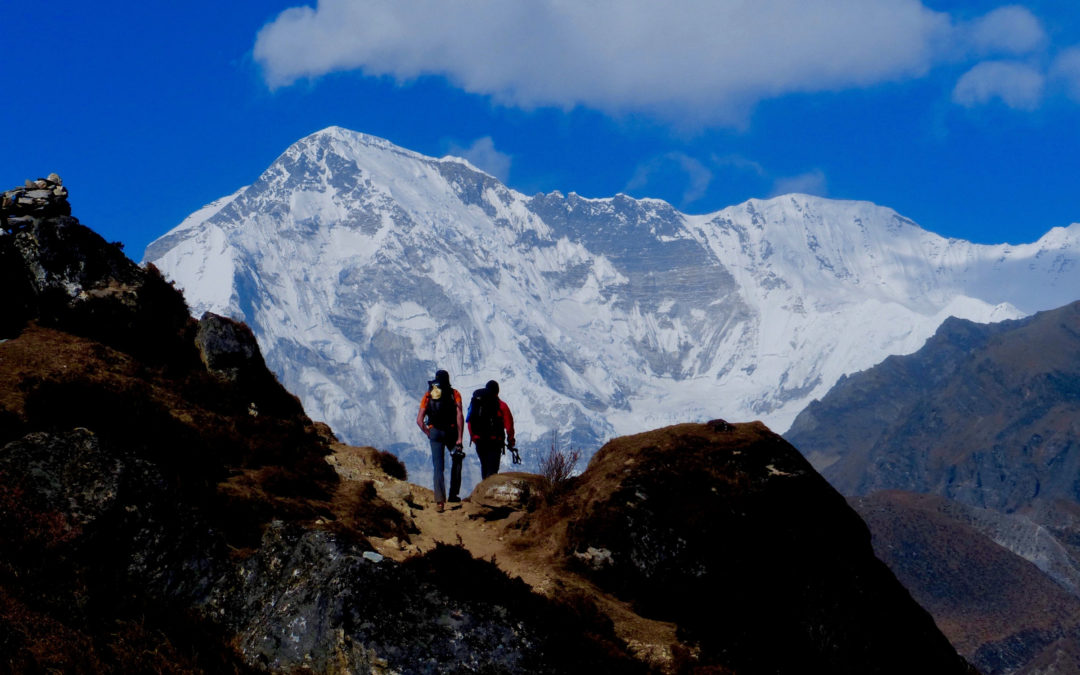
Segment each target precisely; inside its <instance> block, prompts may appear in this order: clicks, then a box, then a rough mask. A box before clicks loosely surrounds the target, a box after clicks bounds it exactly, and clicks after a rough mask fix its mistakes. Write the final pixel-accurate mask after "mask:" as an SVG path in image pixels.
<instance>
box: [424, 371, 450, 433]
mask: <svg viewBox="0 0 1080 675" xmlns="http://www.w3.org/2000/svg"><path fill="white" fill-rule="evenodd" d="M433 388H434V383H429V384H428V400H427V408H425V409H424V414H425V415H427V419H428V424H430V425H431V426H433V427H435V428H436V429H438V430H440V431H451V430H453V429H454V428H455V427H456V426H457V405H456V402H455V400H454V390H453V389H449V390H448V391H443V392H442V394H441V396H440V397H439V398H433V397H432V396H431V390H432V389H433Z"/></svg>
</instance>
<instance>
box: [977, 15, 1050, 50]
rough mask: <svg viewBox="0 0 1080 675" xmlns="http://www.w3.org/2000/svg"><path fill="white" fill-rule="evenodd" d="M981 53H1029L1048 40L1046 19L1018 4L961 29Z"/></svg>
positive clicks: (983, 17) (985, 16) (981, 18)
mask: <svg viewBox="0 0 1080 675" xmlns="http://www.w3.org/2000/svg"><path fill="white" fill-rule="evenodd" d="M960 32H961V34H963V35H965V36H966V39H967V42H968V43H969V45H970V47H971V48H972V49H973V50H974V51H975V52H976V53H977V54H982V55H985V54H1027V53H1030V52H1032V51H1034V50H1036V49H1038V48H1040V47H1042V46H1043V45H1044V44H1045V43H1046V32H1045V31H1044V30H1043V26H1042V22H1041V21H1039V19H1038V18H1036V17H1035V15H1034V14H1032V13H1031V12H1030V11H1029V10H1027V9H1026V8H1024V7H1020V6H1018V5H1010V6H1008V7H1000V8H998V9H995V10H994V11H992V12H990V13H989V14H986V15H984V16H982V17H980V18H978V19H976V20H975V21H972V22H971V23H970V24H968V25H967V26H964V27H962V28H961V30H960Z"/></svg>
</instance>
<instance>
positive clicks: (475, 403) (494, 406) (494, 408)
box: [469, 389, 506, 441]
mask: <svg viewBox="0 0 1080 675" xmlns="http://www.w3.org/2000/svg"><path fill="white" fill-rule="evenodd" d="M469 421H470V422H472V432H473V434H474V435H476V436H479V437H480V438H484V439H497V440H499V441H501V440H503V435H504V434H505V433H506V431H505V430H504V429H503V419H502V415H501V414H500V413H499V397H498V396H495V395H494V394H492V393H491V392H490V391H488V390H487V389H477V390H476V391H474V392H473V395H472V401H470V402H469Z"/></svg>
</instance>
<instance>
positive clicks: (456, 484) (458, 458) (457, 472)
mask: <svg viewBox="0 0 1080 675" xmlns="http://www.w3.org/2000/svg"><path fill="white" fill-rule="evenodd" d="M447 449H448V450H450V501H452V502H460V501H461V496H460V495H459V494H458V493H459V492H460V491H461V464H462V460H464V459H465V453H464V452H461V453H458V452H454V450H453V449H452V448H450V447H449V446H448V447H447Z"/></svg>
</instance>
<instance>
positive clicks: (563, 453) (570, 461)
mask: <svg viewBox="0 0 1080 675" xmlns="http://www.w3.org/2000/svg"><path fill="white" fill-rule="evenodd" d="M580 459H581V451H580V450H578V449H577V448H575V447H573V446H572V445H570V444H567V445H566V447H565V448H564V447H561V446H560V445H559V434H558V432H556V431H552V432H551V445H550V447H549V448H548V451H547V452H546V453H545V454H544V455H543V456H542V457H540V465H539V468H540V471H539V473H540V475H541V476H543V477H544V478H546V479H547V480H548V483H549V484H550V485H551V491H552V492H553V493H556V492H559V491H560V490H561V489H562V488H564V487H565V486H566V484H567V483H568V482H569V481H570V478H571V477H573V475H574V470H575V469H576V468H577V463H578V461H579V460H580Z"/></svg>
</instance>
